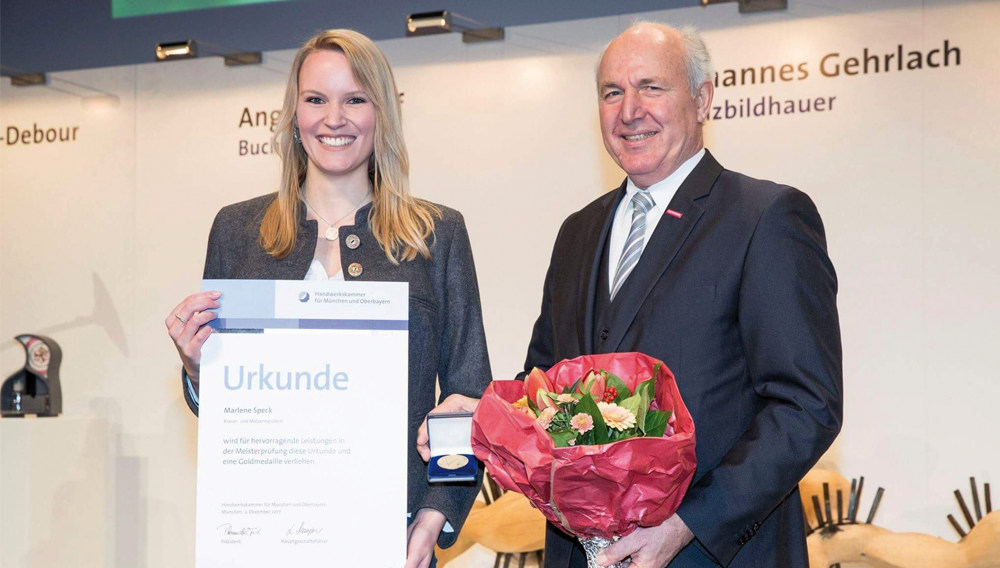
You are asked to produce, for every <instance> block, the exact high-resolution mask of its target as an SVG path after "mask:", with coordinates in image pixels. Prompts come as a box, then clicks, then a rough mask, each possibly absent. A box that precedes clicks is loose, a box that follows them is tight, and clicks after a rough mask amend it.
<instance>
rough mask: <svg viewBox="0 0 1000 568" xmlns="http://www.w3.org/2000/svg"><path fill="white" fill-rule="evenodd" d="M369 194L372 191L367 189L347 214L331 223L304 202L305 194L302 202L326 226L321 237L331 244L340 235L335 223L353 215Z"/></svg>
mask: <svg viewBox="0 0 1000 568" xmlns="http://www.w3.org/2000/svg"><path fill="white" fill-rule="evenodd" d="M371 194H372V190H371V189H369V190H368V193H366V194H365V196H364V197H362V198H361V201H359V202H358V204H357V205H355V206H354V209H351V210H350V211H348V212H347V214H346V215H344V216H343V217H341V218H340V219H337V220H336V221H334V222H333V223H331V222H329V221H327V220H326V217H323V216H322V215H320V214H319V211H317V210H316V208H315V207H313V206H312V205H310V204H309V202H308V201H306V196H305V193H303V194H302V202H303V203H305V204H306V207H308V208H309V210H310V211H312V212H313V213H315V214H316V216H317V217H319V218H320V219H321V220H322V221H323V222H324V223H326V224H327V228H326V232H325V233H324V234H323V236H325V237H326V240H328V241H330V242H333V241H335V240H337V239H339V238H340V233H338V232H337V227H336V225H337V223H339V222H341V221H343V220H344V219H347V217H349V216H350V215H351V213H354V212H355V211H357V210H358V209H360V208H361V204H362V203H364V202H365V200H366V199H368V196H369V195H371Z"/></svg>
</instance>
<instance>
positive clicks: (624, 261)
mask: <svg viewBox="0 0 1000 568" xmlns="http://www.w3.org/2000/svg"><path fill="white" fill-rule="evenodd" d="M652 208H653V198H652V196H650V195H649V192H648V191H642V190H639V191H637V192H636V193H635V195H634V196H632V228H631V229H629V231H628V239H627V240H626V241H625V249H624V250H622V256H621V258H620V259H619V260H618V270H617V271H615V281H614V285H613V286H611V299H612V300H614V299H615V294H617V293H618V290H620V289H621V287H622V284H624V283H625V279H626V278H628V275H629V273H630V272H632V269H633V268H635V265H636V264H638V263H639V257H640V256H641V255H642V247H643V245H644V244H645V241H646V239H645V235H646V213H649V210H650V209H652Z"/></svg>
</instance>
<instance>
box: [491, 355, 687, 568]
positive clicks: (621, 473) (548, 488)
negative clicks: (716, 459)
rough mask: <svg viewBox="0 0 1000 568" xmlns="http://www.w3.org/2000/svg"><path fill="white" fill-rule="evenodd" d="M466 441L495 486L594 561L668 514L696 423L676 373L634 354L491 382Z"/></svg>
mask: <svg viewBox="0 0 1000 568" xmlns="http://www.w3.org/2000/svg"><path fill="white" fill-rule="evenodd" d="M472 448H473V451H474V452H475V454H476V457H477V458H479V459H480V460H482V461H483V463H485V464H486V468H487V470H489V472H490V475H491V476H492V477H493V479H494V480H496V482H497V483H498V484H500V486H502V487H503V488H504V489H506V490H511V491H517V492H519V493H522V494H523V495H524V496H525V497H527V498H528V500H529V501H531V503H532V504H533V505H534V506H535V507H536V508H538V509H539V510H540V511H541V512H542V514H544V515H545V516H546V518H548V520H549V521H551V522H552V523H553V524H555V525H556V526H558V527H560V528H562V529H563V530H564V531H566V532H567V533H569V534H572V535H575V536H577V537H578V538H580V540H581V542H582V543H583V545H584V548H585V549H586V550H587V556H588V561H589V562H590V564H591V566H597V563H596V561H595V560H594V559H595V557H596V555H597V553H598V552H600V550H602V549H603V548H606V547H607V546H609V545H610V544H611V543H612V542H614V540H617V539H618V538H620V537H622V536H625V535H627V534H628V533H630V532H632V531H633V530H634V529H635V528H636V527H639V526H644V527H647V526H656V525H659V524H661V523H663V522H664V521H665V520H666V519H667V518H669V517H670V516H671V515H673V514H674V512H675V511H676V510H677V507H678V506H679V505H680V503H681V499H682V498H683V497H684V493H685V492H686V491H687V488H688V485H690V483H691V479H692V477H694V472H695V465H696V463H695V451H694V450H695V437H694V421H693V420H692V419H691V415H690V413H689V412H688V410H687V408H686V407H685V406H684V402H683V401H682V400H681V397H680V392H679V391H678V389H677V383H676V381H675V379H674V375H673V373H671V372H670V369H668V368H667V366H666V365H664V364H663V362H661V361H658V360H656V359H653V358H652V357H648V356H646V355H643V354H641V353H611V354H604V355H589V356H583V357H578V358H576V359H571V360H565V361H562V362H560V363H558V364H556V365H555V366H554V367H552V368H551V369H549V371H548V372H547V373H543V372H542V371H541V370H539V369H534V370H532V372H531V373H530V374H529V375H528V377H527V378H526V380H525V381H523V382H522V381H494V382H492V383H491V384H490V386H489V387H488V388H487V389H486V393H485V394H484V395H483V398H482V400H481V401H480V403H479V407H478V408H477V410H476V413H475V415H474V416H473V426H472ZM621 566H627V564H624V563H623V564H621Z"/></svg>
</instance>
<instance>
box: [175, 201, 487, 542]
mask: <svg viewBox="0 0 1000 568" xmlns="http://www.w3.org/2000/svg"><path fill="white" fill-rule="evenodd" d="M276 195H277V194H274V193H272V194H270V195H265V196H262V197H257V198H254V199H251V200H249V201H244V202H241V203H236V204H233V205H229V206H226V207H223V208H222V210H221V211H219V214H218V215H216V217H215V222H214V223H213V225H212V231H211V233H210V234H209V237H208V255H207V257H206V258H205V276H204V277H205V278H219V279H260V280H302V279H303V278H304V277H305V275H306V272H307V271H308V270H309V265H310V263H311V262H312V259H313V255H314V253H315V248H316V237H317V231H318V225H317V223H316V221H313V220H307V219H306V218H305V208H301V209H302V212H301V214H300V216H299V229H298V236H297V239H296V242H295V249H294V250H293V251H292V253H291V254H290V255H288V256H287V257H286V258H284V259H283V260H275V259H273V258H271V257H270V256H269V255H268V254H267V253H266V252H265V251H264V250H263V249H262V248H261V247H260V245H259V244H258V240H257V239H258V235H259V231H260V223H261V219H262V218H263V215H264V212H265V211H266V210H267V207H268V205H270V203H271V202H272V201H273V200H274V198H275V196H276ZM371 207H372V205H371V204H369V205H366V206H365V207H362V208H361V209H360V210H358V212H357V213H356V214H355V225H353V226H345V227H341V228H340V240H339V243H340V261H341V265H342V269H343V271H344V278H345V279H346V280H347V281H390V282H409V285H410V333H409V338H410V348H409V375H410V377H409V386H410V397H409V398H410V410H409V417H408V424H409V438H408V439H409V444H408V454H409V455H408V464H409V475H408V478H409V482H408V486H407V488H408V491H407V496H408V498H407V501H408V503H407V506H408V510H409V511H411V512H414V513H415V512H416V511H417V510H419V509H422V508H424V507H429V508H432V509H436V510H438V511H441V512H442V513H444V515H445V516H446V517H447V518H448V522H449V523H450V524H451V526H452V527H454V529H455V532H453V533H441V537H440V539H439V540H438V545H439V546H441V547H447V546H451V545H452V544H454V542H455V539H456V537H457V536H458V532H459V531H460V530H461V528H462V524H463V523H464V522H465V517H466V516H467V515H468V513H469V509H470V508H471V507H472V502H473V501H474V500H475V498H476V494H477V492H478V489H479V483H481V478H480V479H479V480H478V481H477V482H476V483H475V484H468V485H464V486H462V485H456V484H447V485H443V484H435V485H431V484H429V483H428V482H427V465H426V464H425V463H424V462H423V460H422V459H421V458H420V455H419V454H418V453H417V451H416V439H417V430H418V429H419V428H420V424H421V423H422V422H423V420H424V417H425V416H426V415H427V413H428V412H429V411H430V410H431V409H432V408H434V406H435V403H436V401H435V397H434V394H435V379H440V384H441V398H442V399H444V397H447V396H448V395H450V394H453V393H458V394H463V395H466V396H470V397H475V398H478V397H480V396H482V394H483V391H484V390H486V385H487V384H488V383H489V382H490V380H491V374H490V364H489V363H490V362H489V357H488V355H487V352H486V333H485V331H484V330H483V314H482V307H481V306H480V302H479V285H478V283H477V281H476V267H475V265H474V264H473V260H472V248H471V246H470V244H469V234H468V232H467V231H466V229H465V220H464V219H463V218H462V214H461V213H459V212H458V211H455V210H453V209H449V208H447V207H441V206H438V207H440V209H441V211H442V213H443V217H442V218H441V219H439V220H437V223H436V225H435V238H434V242H433V244H432V246H431V255H432V259H431V260H424V259H423V258H422V257H420V256H418V257H417V258H416V259H415V260H412V261H410V262H405V261H404V262H401V263H400V264H398V265H394V264H392V263H391V262H390V261H389V259H388V258H386V256H385V252H384V251H383V250H382V248H381V247H380V246H379V244H378V241H376V240H375V236H374V235H373V234H372V232H371V229H370V227H369V226H368V212H369V210H370V209H371ZM348 244H350V245H354V244H357V247H356V248H353V249H352V248H350V247H349V246H348ZM359 268H360V271H359ZM182 390H183V391H184V397H185V399H186V400H187V402H188V406H190V407H191V410H192V411H193V412H194V413H195V414H197V413H198V407H197V404H196V403H195V402H194V401H192V400H191V396H190V393H189V392H188V389H187V388H183V389H182ZM389 522H390V523H391V522H393V521H392V520H391V519H390V520H389ZM399 522H400V530H402V519H400V521H399Z"/></svg>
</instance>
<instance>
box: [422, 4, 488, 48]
mask: <svg viewBox="0 0 1000 568" xmlns="http://www.w3.org/2000/svg"><path fill="white" fill-rule="evenodd" d="M454 31H461V32H462V42H463V43H480V42H484V41H499V40H502V39H504V29H503V28H497V27H492V26H490V25H488V24H484V23H483V22H478V21H476V20H473V19H472V18H466V17H465V16H463V15H461V14H456V13H454V12H452V11H450V10H439V11H437V12H421V13H419V14H410V15H409V16H408V17H407V18H406V36H407V37H413V36H424V35H433V34H446V33H451V32H454Z"/></svg>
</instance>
